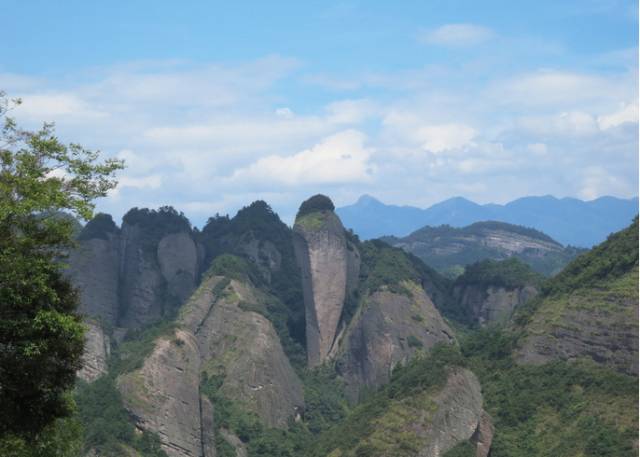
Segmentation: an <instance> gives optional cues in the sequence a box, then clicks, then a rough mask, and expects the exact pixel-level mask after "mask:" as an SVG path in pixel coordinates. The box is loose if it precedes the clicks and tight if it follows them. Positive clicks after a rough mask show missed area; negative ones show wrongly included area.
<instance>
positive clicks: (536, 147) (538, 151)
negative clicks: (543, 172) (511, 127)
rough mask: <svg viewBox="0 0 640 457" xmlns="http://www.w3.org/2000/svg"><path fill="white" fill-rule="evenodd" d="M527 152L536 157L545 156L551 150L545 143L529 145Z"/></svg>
mask: <svg viewBox="0 0 640 457" xmlns="http://www.w3.org/2000/svg"><path fill="white" fill-rule="evenodd" d="M527 150H528V151H529V152H531V153H532V154H534V155H536V156H545V155H547V153H548V152H549V148H548V147H547V145H546V144H544V143H532V144H528V145H527Z"/></svg>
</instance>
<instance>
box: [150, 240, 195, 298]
mask: <svg viewBox="0 0 640 457" xmlns="http://www.w3.org/2000/svg"><path fill="white" fill-rule="evenodd" d="M156 255H157V258H158V263H159V264H160V272H161V273H162V277H163V278H164V280H165V281H166V284H167V286H166V287H167V294H168V296H169V297H170V299H173V300H174V301H175V302H177V304H178V305H180V304H182V303H183V302H184V301H185V300H187V299H188V298H189V296H190V295H191V292H193V290H194V288H195V286H196V280H197V279H198V249H197V247H196V243H195V241H194V240H193V238H192V237H191V235H190V234H188V233H185V232H179V233H171V234H169V235H166V236H164V237H163V238H162V239H161V240H160V242H159V243H158V249H157V254H156Z"/></svg>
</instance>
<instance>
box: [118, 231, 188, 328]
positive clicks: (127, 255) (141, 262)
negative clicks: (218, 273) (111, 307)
mask: <svg viewBox="0 0 640 457" xmlns="http://www.w3.org/2000/svg"><path fill="white" fill-rule="evenodd" d="M146 236H147V234H146V233H145V232H144V231H143V230H141V228H140V227H138V226H135V225H134V226H130V225H128V224H123V227H122V237H121V243H122V244H121V251H122V258H121V259H122V260H121V262H122V263H121V300H122V303H121V309H122V310H123V314H122V319H121V323H122V326H123V327H127V328H139V327H142V326H144V325H146V324H149V323H151V322H154V321H157V320H158V319H160V318H161V317H162V316H164V315H167V314H171V312H172V311H175V310H176V309H177V308H178V307H179V306H180V304H181V303H182V302H184V300H186V299H187V298H188V297H189V295H190V294H191V292H192V291H193V289H194V288H195V286H196V279H197V276H198V251H197V248H196V244H195V242H194V240H193V238H192V237H191V234H189V233H184V232H179V233H170V234H167V235H165V236H164V237H162V238H161V239H160V241H159V242H158V243H157V244H155V243H153V244H149V243H148V241H147V240H146V239H145V237H146Z"/></svg>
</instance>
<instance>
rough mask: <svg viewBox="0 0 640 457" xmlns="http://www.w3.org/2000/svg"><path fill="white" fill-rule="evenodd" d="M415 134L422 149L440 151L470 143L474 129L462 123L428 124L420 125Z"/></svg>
mask: <svg viewBox="0 0 640 457" xmlns="http://www.w3.org/2000/svg"><path fill="white" fill-rule="evenodd" d="M416 136H417V137H419V138H420V140H421V141H422V148H423V149H426V150H427V151H431V152H435V153H440V152H445V151H451V150H454V149H460V148H462V147H464V146H468V145H470V144H472V140H473V138H474V137H475V136H476V131H475V129H473V128H471V127H469V126H466V125H462V124H442V125H428V126H424V127H420V128H419V129H418V130H417V132H416Z"/></svg>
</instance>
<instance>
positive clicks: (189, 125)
mask: <svg viewBox="0 0 640 457" xmlns="http://www.w3.org/2000/svg"><path fill="white" fill-rule="evenodd" d="M0 17H3V18H4V19H5V20H4V21H3V29H4V30H3V31H4V35H5V37H11V38H10V41H8V42H7V41H6V40H5V45H3V46H0V89H4V90H5V91H7V92H8V93H9V94H10V95H12V96H20V97H22V98H23V101H24V103H23V105H22V106H21V107H20V108H19V109H18V110H17V111H16V112H15V117H17V118H18V120H19V121H20V122H21V123H23V124H25V125H27V126H32V127H33V126H36V125H38V123H39V122H41V121H55V122H56V125H57V128H58V132H59V134H60V137H61V138H62V139H64V140H67V141H77V142H81V143H82V144H83V145H85V146H86V147H89V148H93V149H100V150H101V151H103V152H104V153H105V154H106V155H111V156H117V157H121V158H124V159H125V160H126V161H127V164H128V168H127V170H126V171H124V172H123V173H121V175H120V186H119V187H118V189H117V190H116V191H115V192H113V193H112V195H110V196H109V197H108V198H106V199H103V200H101V201H100V203H99V209H100V210H103V211H107V212H111V213H112V214H114V215H115V216H116V217H119V216H121V215H122V213H123V212H124V211H126V209H128V208H129V207H132V206H149V207H157V206H160V205H163V204H172V205H174V206H175V207H176V208H178V209H180V210H182V211H184V212H185V213H186V214H187V215H188V216H189V217H190V218H191V219H192V221H193V222H194V223H196V224H198V225H200V224H202V222H203V221H204V220H206V218H207V217H208V216H209V215H212V214H214V213H216V212H219V213H226V212H232V213H233V212H234V211H235V210H237V209H238V208H239V207H241V206H243V205H246V204H248V203H249V202H251V201H252V200H255V199H257V198H263V199H265V200H267V201H268V202H269V203H271V204H272V206H273V207H274V208H275V209H276V210H277V211H278V212H280V213H281V215H282V216H283V217H284V218H285V219H286V220H289V221H290V220H291V218H292V216H293V214H294V213H295V210H296V208H297V206H298V205H299V203H300V201H301V200H302V199H304V198H306V197H307V196H309V195H311V194H313V193H317V192H323V193H326V194H328V195H330V196H331V197H332V198H333V199H334V200H335V202H336V203H337V204H338V205H343V204H347V203H351V202H352V201H354V200H355V199H356V198H357V197H358V196H359V195H361V194H363V193H369V194H372V195H374V196H376V197H378V198H380V199H381V200H383V201H385V202H389V203H397V204H412V205H417V206H428V205H430V204H432V203H435V202H437V201H440V200H443V199H445V198H448V197H452V196H457V195H461V196H464V197H467V198H469V199H472V200H474V201H477V202H480V203H486V202H498V203H503V202H506V201H509V200H512V199H514V198H517V197H520V196H524V195H542V194H553V195H556V196H558V197H563V196H574V197H578V198H583V199H592V198H596V197H598V196H601V195H616V196H621V197H627V196H632V195H637V189H638V57H637V53H638V20H637V19H638V8H637V3H636V2H631V1H622V0H593V1H589V0H581V1H561V2H558V1H536V2H514V1H510V2H506V1H505V2H502V1H501V2H497V1H493V2H491V1H488V2H475V1H464V2H463V1H424V0H423V1H403V2H388V1H387V2H372V1H367V2H327V1H324V2H257V1H256V2H224V3H223V2H205V1H201V2H195V1H184V2H179V3H177V2H168V1H165V2H161V1H154V2H151V1H127V2H125V1H114V2H86V1H60V2H50V1H35V0H31V1H28V2H26V1H15V0H0Z"/></svg>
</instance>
